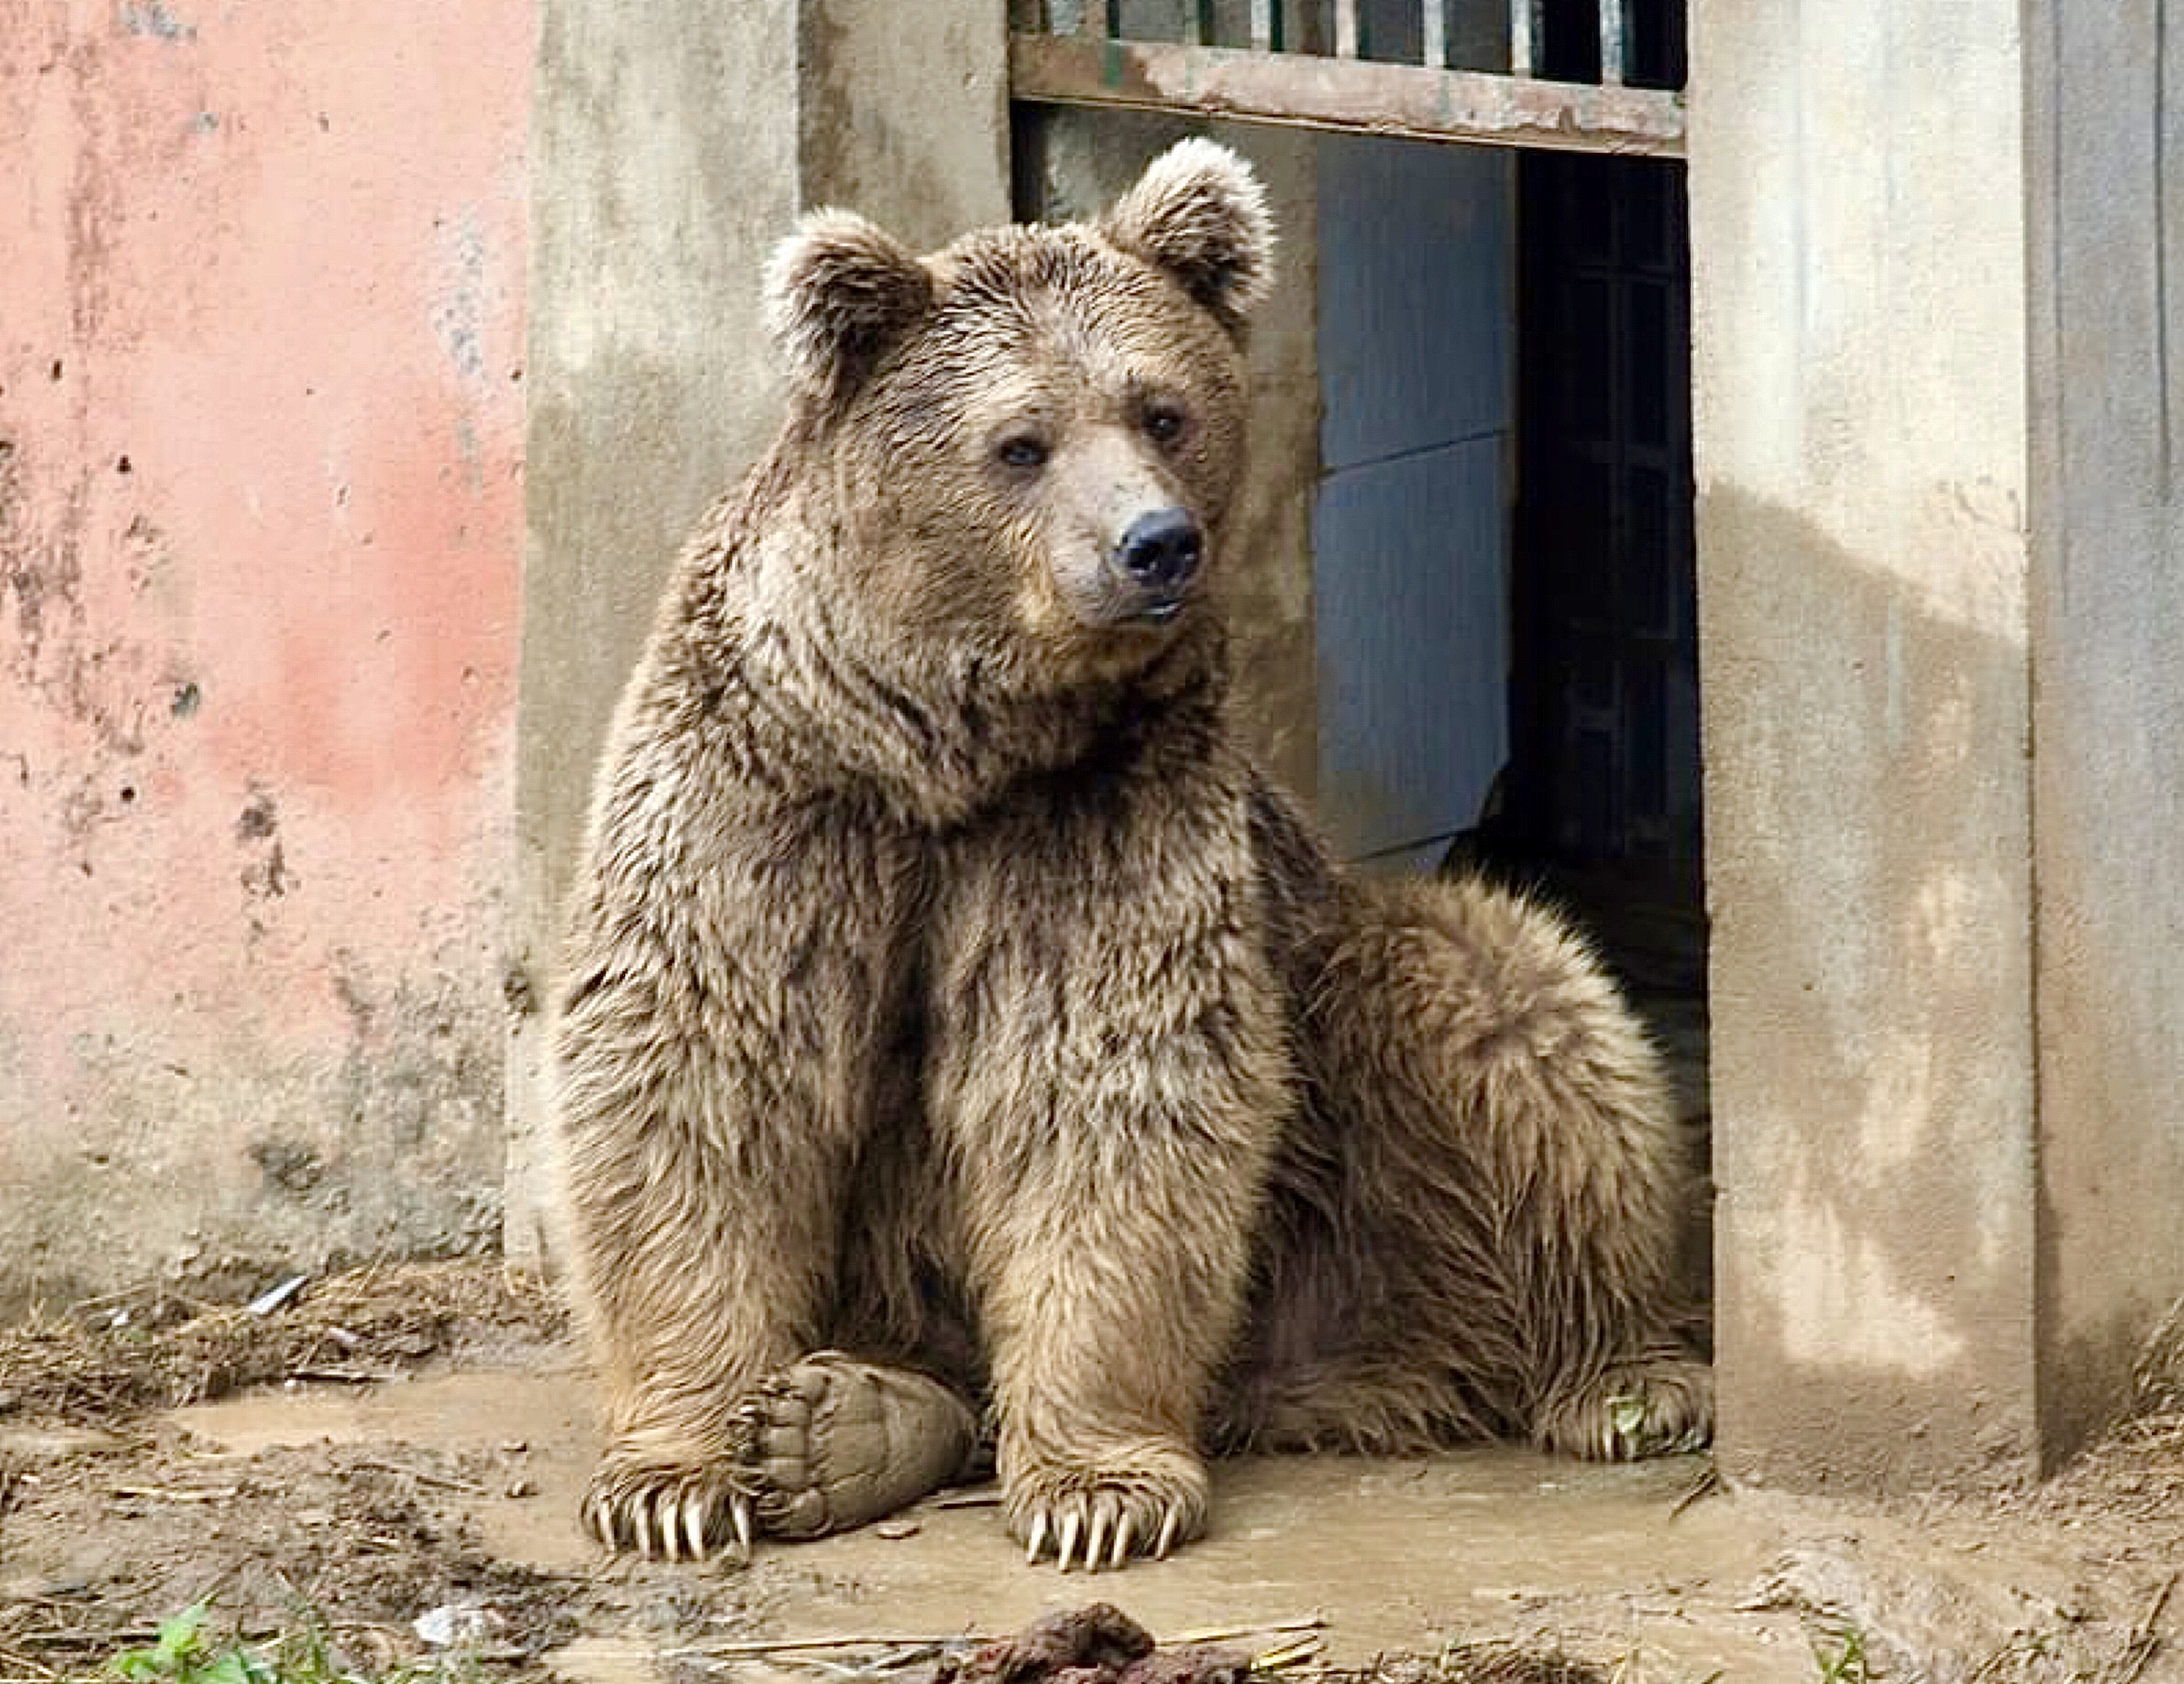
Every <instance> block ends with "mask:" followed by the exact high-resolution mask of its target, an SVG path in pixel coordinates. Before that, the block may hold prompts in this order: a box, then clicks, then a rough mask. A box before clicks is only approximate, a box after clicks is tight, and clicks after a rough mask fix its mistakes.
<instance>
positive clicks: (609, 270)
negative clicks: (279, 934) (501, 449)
mask: <svg viewBox="0 0 2184 1684" xmlns="http://www.w3.org/2000/svg"><path fill="white" fill-rule="evenodd" d="M538 12H539V17H540V37H539V54H538V67H537V78H538V80H537V86H536V92H535V107H534V112H535V114H534V123H533V135H532V148H533V149H532V183H533V187H532V269H531V289H530V359H529V369H530V375H529V383H530V392H531V411H530V437H529V458H528V465H527V485H528V494H527V516H528V527H529V532H528V546H527V550H526V556H525V566H526V573H525V579H524V652H523V668H522V680H521V691H520V697H519V703H518V734H519V746H518V752H517V766H516V808H517V838H518V848H519V855H520V873H519V880H518V884H517V894H516V909H515V923H516V931H517V937H516V946H517V956H516V960H515V968H514V977H513V979H512V982H513V989H514V992H515V993H516V994H517V995H518V996H519V997H524V998H525V999H527V1003H528V1004H529V1005H530V1006H531V1007H532V1008H534V1009H530V1010H527V1011H522V1012H519V1014H518V1020H517V1027H516V1029H515V1031H514V1040H513V1044H512V1050H511V1064H510V1082H509V1096H510V1099H509V1106H510V1131H509V1132H510V1158H509V1188H508V1227H507V1245H508V1251H509V1256H510V1258H512V1259H513V1260H514V1261H516V1262H517V1263H519V1264H523V1263H537V1262H539V1261H540V1260H542V1258H543V1257H544V1247H545V1240H544V1238H543V1235H542V1229H541V1226H540V1224H541V1220H542V1215H543V1207H542V1197H543V1193H544V1189H543V1187H542V1185H541V1175H542V1170H541V1165H540V1156H539V1149H540V1145H541V1142H540V1140H539V1138H538V1134H537V1126H538V1122H539V1117H540V1110H539V1103H538V1101H539V1096H538V1092H537V1077H538V1053H539V1048H538V1044H537V1042H538V1034H537V1030H538V1024H539V1019H538V1016H537V1013H536V1010H535V1006H536V1005H537V1004H538V1003H539V999H540V996H541V993H542V991H543V990H544V989H545V988H546V987H547V986H549V980H550V975H551V965H552V958H553V952H554V946H555V943H556V940H557V927H558V923H559V916H560V912H559V909H560V904H561V901H562V898H563V896H564V894H565V893H566V892H567V888H568V880H569V874H570V869H571V865H572V862H573V859H574V857H575V851H576V848H577V846H578V839H579V837H580V835H581V831H582V826H583V815H584V807H585V802H586V799H587V796H588V793H589V786H590V779H591V771H592V765H593V762H594V761H595V760H596V758H597V755H598V752H599V747H600V739H601V737H602V735H603V733H604V730H605V728H606V722H607V718H608V716H609V714H610V712H611V709H612V707H613V704H614V700H615V697H616V696H617V695H618V694H619V693H620V691H621V687H622V681H623V679H624V678H625V677H626V676H627V675H628V672H629V669H630V666H631V664H632V661H633V660H634V659H635V656H636V653H637V650H638V647H639V645H640V644H641V643H642V642H643V638H644V634H645V632H646V630H647V629H648V627H649V626H650V624H651V621H652V612H653V604H654V598H655V597H656V595H657V593H658V590H659V588H660V584H661V581H662V578H663V576H664V573H665V568H666V565H667V563H668V561H669V560H670V559H671V558H672V556H674V554H675V552H676V549H677V548H679V547H680V545H681V544H682V541H683V539H684V537H685V535H686V534H687V532H688V530H689V528H690V526H691V524H693V522H694V521H695V520H696V518H697V514H698V513H699V512H700V511H701V510H702V509H703V508H704V506H705V505H706V503H707V502H709V501H710V500H711V499H712V498H713V497H714V496H715V495H716V494H718V493H719V491H723V490H725V489H726V488H727V487H728V486H729V485H730V483H731V482H732V481H733V480H734V479H735V477H736V476H737V475H738V474H740V473H741V470H742V469H743V467H744V466H745V464H746V463H748V462H749V461H750V460H751V458H753V457H754V456H755V455H756V454H757V453H758V451H759V450H760V449H761V448H762V447H763V445H764V443H765V441H766V439H767V437H769V436H770V435H771V433H772V431H773V427H774V426H775V425H776V423H777V421H778V419H779V405H780V389H779V386H778V383H777V375H776V372H775V370H774V368H773V362H772V358H771V353H770V351H769V350H768V348H767V347H766V344H765V341H764V336H763V334H762V331H761V329H760V327H759V316H758V300H759V284H760V275H761V273H762V268H763V266H764V263H765V259H766V256H767V254H768V253H769V252H770V251H771V249H772V247H773V243H774V242H775V241H777V240H778V239H779V238H780V237H781V236H782V235H783V234H784V233H785V232H788V230H789V227H790V225H791V223H792V222H793V221H794V220H795V216H796V214H797V213H798V212H799V211H800V210H805V209H807V208H810V207H814V206H816V205H820V204H830V203H839V204H847V205H851V206H854V207H856V208H858V209H860V210H865V211H867V212H868V213H870V215H872V216H874V217H875V218H877V219H878V220H879V221H882V222H884V223H885V224H887V225H888V226H889V227H890V228H892V229H893V230H894V231H895V232H898V233H900V234H901V235H903V237H904V238H905V239H907V240H909V241H911V242H912V243H914V244H916V245H918V246H920V247H924V246H930V245H935V244H938V243H941V242H943V241H944V240H946V239H947V238H948V237H950V236H952V235H953V234H955V233H956V232H959V231H961V230H962V229H964V228H967V227H969V226H973V225H975V224H978V223H983V222H991V221H999V220H1001V219H1002V218H1004V217H1006V215H1007V214H1008V210H1009V174H1008V145H1007V137H1008V105H1007V65H1006V39H1007V38H1006V26H1005V17H1004V7H1003V0H935V3H933V4H927V5H916V6H904V5H894V4H891V3H890V0H732V3H731V0H700V3H699V4H696V5H684V6H676V7H672V8H667V9H665V10H662V9H659V8H652V7H647V8H632V7H629V6H625V5H618V4H615V0H540V4H539V6H538Z"/></svg>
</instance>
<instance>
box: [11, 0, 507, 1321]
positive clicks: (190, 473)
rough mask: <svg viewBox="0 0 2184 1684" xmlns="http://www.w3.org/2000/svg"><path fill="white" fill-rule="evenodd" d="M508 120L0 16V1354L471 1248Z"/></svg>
mask: <svg viewBox="0 0 2184 1684" xmlns="http://www.w3.org/2000/svg"><path fill="white" fill-rule="evenodd" d="M449 65H460V66H461V67H462V72H461V74H460V76H451V75H449V73H448V69H447V67H448V66H449ZM530 81H531V42H530V38H529V22H528V10H527V7H526V6H525V5H520V4H519V5H492V6H486V5H476V4H460V5H447V4H437V3H431V0H395V4H394V5H390V6H380V7H373V8H369V9H357V8H342V7H287V6H265V7H234V6H214V5H209V4H200V3H198V0H127V3H126V4H117V5H109V6H98V7H85V6H80V5H64V4H60V3H59V0H16V4H13V5H6V6H5V7H0V156H5V158H6V160H7V162H6V174H7V177H8V181H9V189H8V190H7V191H6V192H5V193H4V194H0V253H5V278H4V280H0V1315H4V1314H6V1313H10V1312H14V1311H16V1310H19V1309H20V1308H22V1307H23V1306H24V1305H25V1304H26V1303H27V1302H29V1301H35V1300H39V1299H44V1300H47V1301H66V1300H68V1299H70V1298H72V1297H74V1296H77V1295H81V1294H82V1293H84V1292H87V1291H92V1290H100V1289H106V1288H113V1287H116V1286H119V1285H123V1284H124V1283H129V1282H133V1281H135V1280H138V1279H143V1278H145V1277H146V1276H149V1275H152V1274H154V1273H155V1272H157V1271H160V1270H173V1271H178V1272H190V1273H195V1274H203V1273H205V1272H207V1271H218V1270H220V1269H221V1268H222V1265H225V1264H232V1265H233V1270H232V1272H233V1273H234V1274H235V1275H236V1276H237V1277H238V1279H241V1280H248V1279H252V1278H253V1277H254V1275H256V1274H258V1273H259V1271H265V1270H270V1269H273V1268H287V1267H289V1266H291V1265H296V1266H309V1265H311V1264H314V1263H317V1262H319V1261H320V1260H323V1259H325V1258H328V1257H330V1256H332V1255H336V1254H341V1253H350V1254H356V1253H366V1252H371V1251H373V1250H376V1249H379V1248H382V1247H386V1248H395V1249H401V1250H405V1251H408V1250H418V1249H424V1248H428V1247H444V1246H455V1245H462V1244H466V1243H470V1242H473V1241H478V1240H481V1239H482V1238H485V1237H488V1236H490V1235H491V1233H492V1228H493V1225H494V1224H495V1222H496V1220H497V1215H498V1204H499V1188H498V1177H497V1174H496V1165H497V1160H498V1157H499V1153H500V1131H501V1070H500V1055H499V1050H500V1046H501V1037H502V1008H501V1005H500V986H501V973H502V966H501V958H500V949H499V941H498V937H499V933H500V930H501V926H502V885H503V881H504V880H505V876H506V869H507V864H508V826H507V820H506V815H507V812H508V787H509V764H510V753H511V748H512V741H511V733H510V722H511V710H512V707H513V704H514V659H515V648H516V609H517V567H518V556H519V528H518V521H519V517H520V508H519V502H518V490H517V475H518V470H519V467H520V463H521V459H522V442H523V439H522V416H523V402H524V387H523V384H522V381H523V352H522V345H521V333H522V308H521V307H522V285H521V281H522V274H523V260H524V111H525V106H526V103H527V101H528V97H529V89H530Z"/></svg>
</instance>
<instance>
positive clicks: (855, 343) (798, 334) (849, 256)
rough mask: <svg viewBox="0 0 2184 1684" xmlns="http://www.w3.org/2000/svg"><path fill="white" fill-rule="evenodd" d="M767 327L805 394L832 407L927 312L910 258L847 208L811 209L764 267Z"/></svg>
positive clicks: (922, 283) (927, 289)
mask: <svg viewBox="0 0 2184 1684" xmlns="http://www.w3.org/2000/svg"><path fill="white" fill-rule="evenodd" d="M765 302H766V325H767V326H768V328H769V329H772V331H773V340H774V343H775V344H777V345H779V346H780V347H781V351H782V355H783V356H784V358H785V359H786V361H787V362H788V366H789V377H790V378H791V379H792V380H794V381H795V383H796V384H797V385H798V386H799V387H801V388H802V389H803V390H804V391H805V393H806V394H809V395H811V396H813V397H816V398H818V399H819V400H821V401H822V402H825V403H830V404H831V403H838V402H841V401H842V400H844V399H846V398H848V397H849V394H852V393H853V392H855V391H856V390H857V388H858V387H859V386H860V385H861V384H862V383H864V380H865V378H866V377H867V376H868V375H870V373H871V372H872V370H873V369H874V368H875V367H877V366H878V364H879V362H880V359H881V357H883V356H885V355H886V354H887V351H889V349H890V348H891V347H892V346H893V345H894V344H896V343H897V342H898V341H899V340H901V339H902V338H903V335H904V334H906V333H908V332H909V331H910V329H913V328H914V327H915V326H916V325H917V324H918V323H919V322H920V321H921V320H923V319H924V315H925V312H926V311H927V310H928V309H930V308H932V306H933V276H932V275H931V274H930V273H929V272H928V271H927V270H926V268H925V265H924V264H922V263H920V262H918V260H917V256H916V254H914V252H912V251H911V250H910V249H909V248H908V247H906V246H905V245H903V243H902V242H901V241H899V240H897V239H896V238H895V237H894V236H893V235H892V234H890V233H889V232H886V231H885V230H884V229H882V228H880V227H878V226H876V225H875V224H873V223H871V222H869V221H866V220H865V219H864V218H863V217H861V216H859V215H857V214H856V213H855V212H854V211H849V210H814V211H813V212H811V213H810V214H809V215H808V216H806V217H805V218H804V220H803V221H801V222H800V223H799V224H798V225H797V228H796V232H795V233H793V234H791V235H790V236H789V237H788V238H787V239H786V240H784V241H783V242H782V243H781V244H780V246H779V247H778V248H777V249H776V250H775V252H774V254H773V262H771V263H770V264H767V265H766V294H765Z"/></svg>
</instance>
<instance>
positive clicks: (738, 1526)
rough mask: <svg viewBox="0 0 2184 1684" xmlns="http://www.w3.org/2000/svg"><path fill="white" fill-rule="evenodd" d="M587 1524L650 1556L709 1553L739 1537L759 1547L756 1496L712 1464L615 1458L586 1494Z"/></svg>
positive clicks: (602, 1538) (745, 1550)
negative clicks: (754, 1539) (753, 1514)
mask: <svg viewBox="0 0 2184 1684" xmlns="http://www.w3.org/2000/svg"><path fill="white" fill-rule="evenodd" d="M583 1520H584V1529H585V1530H586V1531H587V1532H589V1533H590V1534H591V1536H592V1537H593V1538H596V1539H597V1540H598V1541H599V1542H600V1543H601V1544H603V1545H605V1546H606V1547H607V1548H608V1549H617V1550H620V1549H628V1550H633V1551H634V1552H635V1553H637V1554H638V1555H641V1556H643V1557H644V1558H645V1559H646V1560H665V1561H702V1560H706V1559H707V1558H708V1556H710V1555H711V1554H712V1553H713V1551H714V1550H715V1549H717V1548H718V1547H719V1546H720V1545H722V1544H725V1543H727V1542H728V1541H729V1539H730V1538H731V1537H732V1538H733V1539H734V1540H735V1543H736V1545H737V1548H738V1549H739V1550H740V1551H741V1554H742V1555H744V1556H745V1557H748V1556H749V1555H750V1553H751V1537H752V1534H753V1531H754V1525H753V1521H752V1517H751V1497H750V1496H749V1495H747V1494H746V1493H744V1492H742V1491H741V1490H739V1489H738V1488H737V1487H736V1486H735V1484H733V1483H732V1481H731V1480H730V1478H727V1477H724V1476H723V1475H722V1474H721V1473H720V1471H719V1469H718V1468H715V1467H711V1466H699V1467H695V1468H692V1467H679V1466H673V1465H665V1464H659V1463H652V1464H643V1463H636V1464H632V1463H622V1464H619V1465H617V1464H616V1463H611V1462H610V1463H608V1464H607V1465H606V1466H603V1467H601V1468H600V1471H599V1473H598V1474H595V1475H594V1476H593V1478H592V1482H591V1489H590V1490H589V1491H588V1492H587V1493H586V1494H585V1496H584V1506H583Z"/></svg>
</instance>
